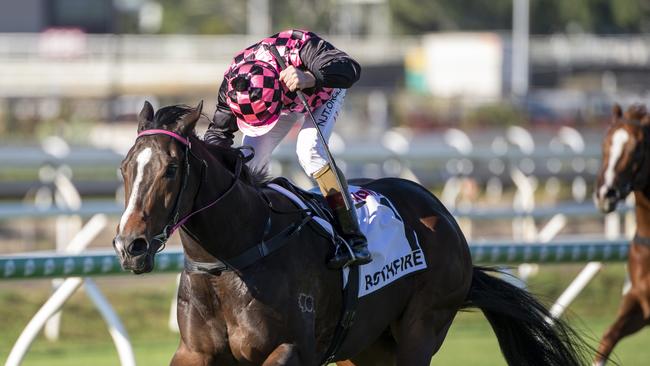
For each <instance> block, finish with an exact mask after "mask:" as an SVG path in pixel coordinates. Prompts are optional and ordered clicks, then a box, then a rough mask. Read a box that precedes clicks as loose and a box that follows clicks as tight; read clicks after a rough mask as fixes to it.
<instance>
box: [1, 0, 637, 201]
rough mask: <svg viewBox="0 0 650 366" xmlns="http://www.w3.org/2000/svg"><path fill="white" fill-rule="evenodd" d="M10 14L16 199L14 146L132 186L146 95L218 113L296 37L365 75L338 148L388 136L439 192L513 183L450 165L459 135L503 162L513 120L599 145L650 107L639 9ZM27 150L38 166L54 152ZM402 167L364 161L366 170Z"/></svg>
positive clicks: (143, 5)
mask: <svg viewBox="0 0 650 366" xmlns="http://www.w3.org/2000/svg"><path fill="white" fill-rule="evenodd" d="M0 9H1V11H0V140H2V141H3V145H6V146H7V149H13V150H7V151H10V152H8V153H6V154H4V155H2V154H0V161H1V162H2V163H3V164H4V171H5V173H3V176H5V177H7V179H6V181H4V182H0V185H4V189H2V187H0V195H5V196H15V195H16V194H18V193H25V191H26V190H28V188H20V189H19V188H15V189H13V188H11V187H19V186H21V187H29V184H27V185H25V182H24V181H20V179H23V178H24V179H27V180H30V179H28V178H27V177H29V176H30V175H31V176H33V175H34V174H33V173H25V172H23V171H22V170H21V169H26V166H27V165H29V164H28V162H27V161H25V158H24V157H21V158H19V159H16V158H14V156H15V155H12V153H11V151H13V152H14V153H16V151H18V150H16V149H17V148H24V149H27V148H28V147H29V146H36V147H38V146H39V145H40V144H41V141H42V140H43V139H44V138H46V137H48V136H49V137H51V136H55V137H58V138H60V139H61V140H62V141H65V143H66V144H72V145H73V146H85V147H93V148H97V149H108V152H106V151H105V152H104V154H102V156H104V157H105V156H111V155H110V154H111V153H112V154H114V155H112V156H113V158H112V159H109V158H106V159H107V164H106V165H107V167H105V168H104V170H103V173H96V172H92V170H91V169H89V170H88V171H87V172H86V173H83V171H81V172H75V177H74V178H75V179H76V180H77V181H78V182H79V184H82V182H81V181H83V180H84V179H86V180H90V181H91V183H89V184H88V186H93V187H100V186H102V184H99V183H98V182H96V181H93V179H99V177H103V178H102V179H103V183H104V184H106V187H110V188H111V189H110V190H112V189H113V188H114V187H116V186H118V185H119V182H117V180H116V179H115V176H114V169H112V168H108V167H109V166H114V164H115V163H116V162H117V161H119V157H120V154H123V153H124V152H125V149H127V148H128V147H129V146H130V145H131V143H132V141H133V134H134V131H135V130H134V127H133V123H134V121H135V115H136V114H137V112H138V111H139V109H140V107H141V105H142V103H143V101H144V100H145V99H148V100H150V101H152V102H153V104H154V105H155V106H156V107H159V106H162V105H167V104H172V103H187V104H196V103H197V102H198V101H199V100H201V99H203V100H206V102H207V103H206V105H207V106H208V107H207V115H211V114H212V111H213V109H214V103H215V100H216V94H217V89H218V86H219V85H220V82H221V78H222V74H223V72H224V70H225V68H226V66H227V65H228V63H229V62H230V59H231V57H232V56H233V55H234V54H235V53H236V52H237V51H238V50H240V49H242V48H244V47H246V46H247V45H249V44H251V43H253V42H255V41H257V40H259V39H260V38H261V37H263V36H266V35H269V34H272V33H274V32H277V31H279V30H282V29H286V28H290V27H294V28H305V29H310V30H313V31H315V32H317V33H318V34H320V35H322V36H323V37H324V38H326V39H328V40H330V41H331V42H332V43H334V44H335V45H336V46H338V47H340V48H341V49H343V50H345V51H347V52H348V53H350V54H351V55H352V56H353V57H355V58H356V59H357V60H358V61H359V62H360V63H361V64H362V65H363V72H362V78H361V80H360V81H359V82H358V83H357V84H356V85H355V86H354V87H353V88H352V89H351V90H350V92H349V93H348V97H347V103H346V111H345V113H344V114H343V116H342V117H341V121H340V122H339V123H338V124H337V133H338V137H340V138H338V137H335V138H334V141H333V145H335V146H334V148H335V149H337V146H339V147H340V148H339V150H340V151H347V152H350V151H352V150H354V148H355V147H364V146H369V148H370V150H368V149H365V150H364V149H362V150H363V151H375V150H372V149H376V147H377V144H376V142H377V141H387V142H386V143H383V144H382V146H381V147H382V148H385V149H383V150H386V149H387V150H388V151H389V152H391V153H394V152H395V151H398V152H399V151H402V150H404V149H403V148H400V147H399V146H400V144H402V145H404V144H405V145H406V146H407V150H408V149H410V150H409V151H410V152H411V153H413V152H417V151H422V154H421V156H425V155H426V156H430V157H431V159H435V158H436V157H439V158H440V159H439V160H441V162H440V164H438V165H435V164H429V165H424V166H422V167H421V171H422V174H424V175H423V176H421V177H418V178H420V180H421V181H423V182H425V183H428V184H429V185H430V186H436V185H440V184H442V182H444V179H446V178H448V177H449V176H452V175H455V174H458V173H459V172H465V174H469V173H476V174H479V177H478V179H479V181H481V182H486V181H487V180H488V179H489V177H490V175H491V174H492V175H493V174H497V172H499V171H501V173H498V174H504V173H505V174H507V169H502V170H499V169H496V170H494V171H492V172H491V171H490V170H488V168H487V167H488V166H489V161H481V160H480V158H481V156H478V157H470V159H473V160H472V161H473V164H472V169H469V170H468V168H467V164H465V168H454V167H453V166H456V165H458V164H455V163H452V164H451V165H450V164H449V162H448V161H446V160H445V159H446V158H445V157H448V156H449V154H451V153H455V152H457V148H456V147H455V146H456V145H457V144H455V143H451V144H450V143H447V142H448V141H447V139H448V138H447V137H446V136H448V135H446V134H445V132H444V131H446V130H447V129H450V128H451V129H460V130H462V131H463V133H466V134H467V136H469V140H470V141H471V142H472V143H473V144H474V145H476V146H483V147H484V148H485V149H486V150H490V151H493V152H494V151H496V150H494V149H493V147H494V146H498V145H499V141H502V140H503V141H506V142H507V140H508V138H507V136H506V135H504V133H503V131H504V129H505V128H507V127H509V126H513V125H516V126H521V127H523V128H526V129H529V131H530V132H531V135H532V139H533V140H539V141H537V146H538V147H539V146H540V145H544V146H546V145H547V143H548V141H549V140H550V139H551V138H552V137H553V135H554V134H555V133H556V132H557V130H558V129H559V128H560V127H561V126H572V128H576V129H578V130H580V132H581V133H582V134H583V135H584V136H582V137H583V138H585V139H586V143H585V145H586V146H587V147H588V148H589V147H594V146H597V143H598V140H599V138H600V135H601V134H602V130H603V125H604V123H606V121H607V120H608V116H609V111H610V109H611V105H612V103H614V102H615V101H618V102H620V103H622V104H629V103H631V102H635V101H638V102H644V101H648V99H649V98H648V94H647V88H646V86H645V85H646V84H647V82H648V81H650V80H648V78H649V77H648V75H649V73H648V71H649V68H650V37H649V36H647V33H646V31H647V30H648V28H650V20H648V19H650V17H648V15H650V6H649V5H646V3H645V2H639V1H634V0H620V1H617V2H615V3H614V2H610V1H606V0H583V1H577V2H569V3H567V2H565V1H561V0H533V1H530V0H495V1H491V2H489V3H483V2H479V1H454V0H428V1H419V0H331V1H315V0H307V1H298V0H274V1H272V0H248V1H237V2H233V1H225V0H184V1H173V0H157V1H154V0H23V1H19V2H16V1H11V0H0ZM203 128H205V124H203ZM387 132H391V133H392V132H395V133H397V135H399V136H401V137H394V136H393V135H386V133H387ZM386 136H388V137H386ZM391 136H393V137H391ZM400 141H401V142H400ZM495 141H496V142H495ZM337 142H338V145H337ZM533 142H535V141H533ZM290 143H291V141H289V144H290ZM364 144H365V145H364ZM495 144H496V145H495ZM9 146H11V148H10V147H9ZM396 149H397V150H396ZM400 149H402V150H400ZM418 149H419V150H418ZM46 150H47V149H46ZM290 150H291V147H286V148H285V149H284V150H282V149H281V151H280V154H279V158H280V160H282V159H283V157H284V160H285V161H291V160H292V153H291V152H290ZM383 150H382V151H383ZM29 151H31V153H33V155H34V156H35V158H34V161H35V163H34V164H40V163H42V161H43V160H44V159H46V158H48V157H49V158H52V156H51V154H49V153H47V151H46V152H45V153H44V154H45V155H38V153H37V152H34V151H32V150H29ZM39 151H40V150H39ZM70 151H71V152H70V154H71V156H75V154H80V153H79V152H78V151H82V150H79V149H71V150H70ZM93 151H95V150H93ZM282 151H284V152H285V153H284V155H283V154H282ZM597 153H598V151H597V149H594V150H593V151H591V155H589V156H590V157H592V158H595V155H597ZM16 154H18V153H16ZM25 154H27V153H26V152H21V153H20V154H18V155H20V156H26V155H25ZM48 154H49V155H48ZM495 154H496V153H495ZM352 155H353V158H352V160H354V158H356V159H357V160H362V159H364V158H363V157H361V156H360V155H358V154H356V153H352ZM375 155H377V156H379V157H382V156H383V155H382V154H380V152H377V153H376V154H375ZM497 155H498V154H497ZM1 156H4V158H2V157H1ZM38 156H40V158H38ZM43 156H45V157H43ZM54 158H57V157H54ZM58 158H61V157H60V156H59V157H58ZM58 158H57V159H58ZM477 159H479V160H477ZM535 159H537V160H544V159H545V158H544V156H543V155H542V157H541V158H539V157H538V158H535ZM535 159H533V160H535ZM79 160H80V161H82V160H83V159H82V158H79ZM87 164H88V165H91V166H93V167H95V168H97V164H96V163H94V162H93V163H91V162H88V163H87ZM354 165H355V164H351V165H350V166H351V167H354ZM445 165H446V167H444V168H441V166H445ZM461 165H462V164H461ZM540 165H544V163H543V162H542V163H538V164H537V166H538V167H539V166H540ZM583 165H585V166H586V167H587V168H584V171H581V172H580V173H582V172H584V173H585V174H586V177H587V178H591V177H593V175H594V174H595V169H596V166H597V164H595V163H594V162H593V161H592V163H591V164H589V163H585V164H583ZM12 166H13V170H12ZM474 167H475V168H476V169H474ZM546 170H547V173H548V174H553V172H548V169H546ZM551 170H553V169H551ZM555 170H557V169H555ZM395 171H396V170H395V169H393V170H392V171H391V169H388V170H387V168H386V167H381V166H379V167H377V166H375V167H374V168H373V167H370V168H369V167H368V166H365V167H363V168H360V167H357V169H356V171H355V174H354V175H369V176H379V175H387V174H391V172H392V173H394V172H395ZM283 172H286V171H283V170H282V169H276V170H275V173H283ZM480 172H483V173H480ZM416 173H418V172H417V171H416ZM530 173H532V171H531V172H530ZM537 173H539V174H543V173H541V172H539V171H538V172H537ZM556 173H557V172H556ZM572 174H573V173H572ZM16 177H18V178H20V179H19V181H18V182H13V183H12V182H10V181H12V180H16V179H17V178H16ZM91 178H92V179H91ZM32 180H33V179H32ZM107 181H111V182H113V183H111V184H108V183H106V182H107ZM82 185H83V184H82ZM101 192H103V191H101V190H99V192H97V191H96V190H93V189H90V188H89V190H88V193H89V194H90V193H101ZM104 193H105V192H104Z"/></svg>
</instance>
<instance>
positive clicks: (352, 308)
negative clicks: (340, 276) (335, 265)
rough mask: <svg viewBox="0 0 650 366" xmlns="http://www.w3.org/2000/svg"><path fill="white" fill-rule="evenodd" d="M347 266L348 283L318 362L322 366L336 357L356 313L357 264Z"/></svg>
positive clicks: (357, 296)
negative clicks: (330, 333)
mask: <svg viewBox="0 0 650 366" xmlns="http://www.w3.org/2000/svg"><path fill="white" fill-rule="evenodd" d="M348 268H349V269H350V273H348V284H347V286H345V289H343V311H342V312H341V318H340V320H339V322H338V324H337V325H336V329H335V330H334V336H333V337H332V341H331V343H330V346H329V347H328V349H327V351H326V352H325V357H324V358H323V361H322V362H321V363H320V364H321V365H323V366H326V365H327V364H329V363H331V362H333V361H334V358H336V354H337V353H338V352H339V350H340V349H341V346H342V345H343V341H345V338H346V337H347V335H348V332H349V331H350V328H352V324H353V323H354V318H355V316H356V314H357V305H358V303H359V266H358V265H353V266H350V267H348Z"/></svg>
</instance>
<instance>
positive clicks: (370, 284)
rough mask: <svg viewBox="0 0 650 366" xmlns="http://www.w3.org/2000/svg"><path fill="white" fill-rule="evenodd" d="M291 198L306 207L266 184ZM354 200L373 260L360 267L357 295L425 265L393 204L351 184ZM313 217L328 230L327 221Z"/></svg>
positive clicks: (416, 243) (281, 189)
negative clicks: (360, 204)
mask: <svg viewBox="0 0 650 366" xmlns="http://www.w3.org/2000/svg"><path fill="white" fill-rule="evenodd" d="M269 188H272V189H274V190H276V191H278V192H280V193H282V194H284V195H286V196H287V197H288V198H290V199H291V200H292V201H294V202H295V203H296V205H298V206H299V207H302V208H306V205H305V203H304V202H302V200H301V199H300V198H298V197H297V196H296V195H295V194H293V193H291V192H289V191H288V190H286V189H284V188H282V187H280V186H278V185H276V184H269ZM350 195H351V196H352V199H353V201H354V202H355V203H356V204H357V206H359V205H358V203H361V202H363V203H364V204H363V205H362V206H361V207H359V208H357V215H358V216H359V227H360V229H361V231H362V232H363V233H364V234H365V235H366V238H367V239H368V248H369V249H370V252H371V253H372V262H370V263H368V264H365V265H362V266H361V267H359V297H363V296H366V295H368V294H371V293H373V292H375V291H377V290H379V289H381V288H382V287H384V286H387V285H389V284H390V283H392V282H393V281H395V280H397V279H399V278H402V277H404V276H406V275H408V274H411V273H415V272H418V271H421V270H424V269H426V268H427V263H426V260H425V258H424V253H422V248H421V247H420V243H419V241H418V238H417V235H416V234H415V231H413V230H411V231H410V232H408V233H407V232H406V230H405V227H404V222H403V221H402V218H401V217H400V215H399V213H398V212H397V210H396V209H395V207H394V206H393V204H392V203H391V202H390V201H389V200H388V199H387V198H386V197H384V196H382V195H381V194H379V193H377V192H374V191H371V190H368V189H366V188H362V187H357V186H350ZM315 219H316V221H317V222H318V223H319V224H320V225H321V226H322V227H323V228H325V229H326V230H328V231H329V232H330V233H333V230H332V226H331V225H330V223H329V222H327V221H326V220H324V219H321V218H315ZM347 275H348V270H347V268H345V269H344V270H343V282H344V285H345V283H347Z"/></svg>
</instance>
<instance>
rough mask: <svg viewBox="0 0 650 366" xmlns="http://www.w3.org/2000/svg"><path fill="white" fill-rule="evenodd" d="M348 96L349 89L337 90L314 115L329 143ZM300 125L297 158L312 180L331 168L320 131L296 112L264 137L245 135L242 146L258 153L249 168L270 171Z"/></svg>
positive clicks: (281, 119)
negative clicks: (273, 156) (271, 163)
mask: <svg viewBox="0 0 650 366" xmlns="http://www.w3.org/2000/svg"><path fill="white" fill-rule="evenodd" d="M345 92H346V90H345V89H334V91H333V92H332V97H331V98H330V99H329V100H328V101H327V102H325V103H324V104H323V105H321V106H320V107H318V108H316V109H315V110H314V111H313V114H314V117H315V118H316V121H317V122H318V126H319V127H320V130H321V132H322V133H323V136H324V137H325V139H326V140H329V138H330V135H332V130H333V129H334V124H335V122H336V117H338V114H339V111H340V110H341V108H342V106H343V99H345ZM297 122H300V123H302V127H301V128H300V132H299V133H298V139H297V141H296V154H297V155H298V161H299V162H300V165H301V166H302V169H303V170H304V171H305V173H307V175H309V176H310V177H311V176H312V175H313V174H314V173H315V172H317V171H319V170H320V169H321V168H322V167H324V166H325V165H326V164H327V154H326V152H325V147H324V146H323V144H322V142H321V141H320V139H319V138H318V131H316V128H314V124H313V122H312V121H311V118H310V117H309V116H307V115H306V113H295V112H289V113H284V112H283V113H282V114H281V115H280V119H279V120H278V123H276V124H275V126H273V128H272V129H271V130H270V131H269V132H267V133H265V134H264V135H262V136H256V137H252V136H246V135H244V139H243V141H242V145H248V146H251V147H253V149H255V157H254V158H253V159H252V160H251V161H249V162H248V166H249V167H251V168H253V169H256V170H260V169H264V170H266V169H268V165H269V161H270V160H271V153H272V152H273V150H275V148H276V147H277V146H278V145H279V144H280V141H282V139H283V138H284V137H285V136H286V135H287V134H288V133H289V131H290V130H291V128H292V127H293V126H294V125H295V124H296V123H297Z"/></svg>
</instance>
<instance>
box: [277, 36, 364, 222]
mask: <svg viewBox="0 0 650 366" xmlns="http://www.w3.org/2000/svg"><path fill="white" fill-rule="evenodd" d="M264 47H265V48H266V49H267V50H269V52H271V55H272V56H273V58H275V61H276V62H277V63H278V66H280V69H281V70H284V69H286V68H287V65H286V64H285V62H284V59H283V58H282V56H280V52H278V49H277V48H275V45H272V44H264ZM296 94H298V99H300V102H301V103H302V105H303V106H304V107H305V110H306V111H307V114H309V117H310V118H311V121H312V122H313V123H314V127H315V128H316V131H317V132H318V138H319V139H320V140H321V142H322V143H323V147H324V148H325V153H326V154H327V164H329V166H330V169H332V172H333V173H334V176H335V177H336V184H338V186H339V189H340V190H341V195H342V196H343V202H344V203H345V209H346V210H351V209H352V208H354V205H353V204H352V202H350V200H351V199H350V196H349V195H348V193H347V192H346V190H345V189H344V187H343V183H341V177H339V170H338V169H337V167H336V163H335V162H334V157H333V156H332V153H331V152H330V149H329V146H328V145H327V140H325V136H323V132H321V130H320V127H319V126H318V122H316V118H315V117H314V114H313V113H312V112H311V108H309V103H307V98H305V94H303V93H302V91H301V90H300V89H296Z"/></svg>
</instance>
